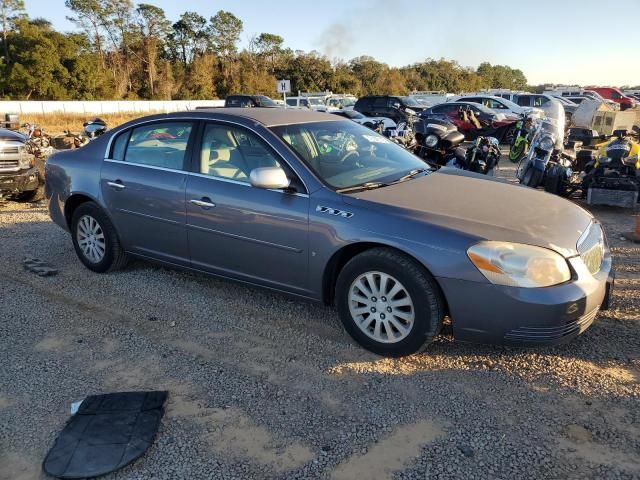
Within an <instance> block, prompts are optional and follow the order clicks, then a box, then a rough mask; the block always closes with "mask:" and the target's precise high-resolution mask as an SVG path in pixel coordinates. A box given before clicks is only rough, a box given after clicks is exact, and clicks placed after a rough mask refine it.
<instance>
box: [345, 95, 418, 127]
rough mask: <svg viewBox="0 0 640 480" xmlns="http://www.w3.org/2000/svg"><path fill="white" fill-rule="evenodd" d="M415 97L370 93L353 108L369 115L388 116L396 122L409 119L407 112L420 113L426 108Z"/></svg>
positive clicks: (361, 98)
mask: <svg viewBox="0 0 640 480" xmlns="http://www.w3.org/2000/svg"><path fill="white" fill-rule="evenodd" d="M426 108H427V107H426V105H425V104H422V103H419V102H418V101H417V100H416V99H415V98H413V97H403V96H389V95H369V96H367V97H360V98H359V99H358V101H357V102H356V104H355V105H354V107H353V109H354V110H355V111H356V112H360V113H362V114H363V115H366V116H367V117H387V118H390V119H391V120H393V121H394V122H396V123H400V122H406V121H407V112H410V113H418V112H421V111H423V110H424V109H426Z"/></svg>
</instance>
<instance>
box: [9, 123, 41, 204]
mask: <svg viewBox="0 0 640 480" xmlns="http://www.w3.org/2000/svg"><path fill="white" fill-rule="evenodd" d="M26 143H27V137H26V136H25V135H23V134H21V133H18V132H14V131H12V130H6V129H3V128H2V129H0V197H2V196H11V197H13V198H14V199H15V200H18V201H29V200H33V199H34V198H35V197H36V195H37V194H38V187H39V186H40V176H39V174H38V169H37V167H36V158H35V156H34V155H33V154H31V153H30V152H29V149H28V147H27V145H26Z"/></svg>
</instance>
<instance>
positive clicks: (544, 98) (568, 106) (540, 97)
mask: <svg viewBox="0 0 640 480" xmlns="http://www.w3.org/2000/svg"><path fill="white" fill-rule="evenodd" d="M514 102H516V103H517V104H518V105H520V106H521V107H537V108H541V109H542V110H544V111H545V112H546V111H547V110H550V109H551V105H552V103H553V102H560V104H561V105H562V108H564V113H565V117H566V121H567V123H569V122H570V121H571V117H572V116H573V113H574V112H575V111H576V109H577V108H578V105H573V104H572V103H573V102H572V103H569V102H567V101H563V100H562V99H560V98H558V97H554V96H553V95H549V94H547V93H523V94H520V95H518V96H517V97H516V98H515V100H514Z"/></svg>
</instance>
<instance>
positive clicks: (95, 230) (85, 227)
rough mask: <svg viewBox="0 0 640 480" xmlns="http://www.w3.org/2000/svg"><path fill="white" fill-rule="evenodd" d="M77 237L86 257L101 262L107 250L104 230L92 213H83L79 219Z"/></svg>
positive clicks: (91, 260) (92, 261) (93, 261)
mask: <svg viewBox="0 0 640 480" xmlns="http://www.w3.org/2000/svg"><path fill="white" fill-rule="evenodd" d="M76 239H77V241H78V245H79V247H80V250H81V251H82V254H83V255H84V257H85V258H86V259H87V260H89V261H90V262H91V263H99V262H100V261H102V259H103V258H104V254H105V252H106V242H105V238H104V232H103V231H102V227H101V226H100V224H99V223H98V221H97V220H96V219H95V218H93V217H92V216H91V215H83V216H82V217H80V220H79V221H78V226H77V230H76Z"/></svg>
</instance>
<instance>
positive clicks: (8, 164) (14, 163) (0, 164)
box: [0, 160, 18, 170]
mask: <svg viewBox="0 0 640 480" xmlns="http://www.w3.org/2000/svg"><path fill="white" fill-rule="evenodd" d="M17 167H18V160H0V170H2V169H3V168H17Z"/></svg>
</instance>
